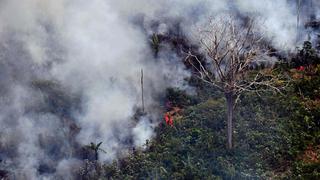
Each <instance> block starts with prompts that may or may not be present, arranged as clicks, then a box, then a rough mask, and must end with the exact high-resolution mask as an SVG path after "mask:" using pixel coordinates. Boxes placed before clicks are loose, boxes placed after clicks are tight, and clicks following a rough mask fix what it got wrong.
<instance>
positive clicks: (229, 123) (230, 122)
mask: <svg viewBox="0 0 320 180" xmlns="http://www.w3.org/2000/svg"><path fill="white" fill-rule="evenodd" d="M225 97H226V100H227V111H228V112H227V138H228V143H227V148H228V149H232V147H233V143H232V135H233V106H234V101H235V98H234V95H233V93H226V94H225Z"/></svg>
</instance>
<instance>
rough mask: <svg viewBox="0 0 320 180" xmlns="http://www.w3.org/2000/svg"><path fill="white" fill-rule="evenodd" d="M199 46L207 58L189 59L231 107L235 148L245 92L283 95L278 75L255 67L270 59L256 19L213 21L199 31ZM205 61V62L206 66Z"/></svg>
mask: <svg viewBox="0 0 320 180" xmlns="http://www.w3.org/2000/svg"><path fill="white" fill-rule="evenodd" d="M198 34H199V38H198V39H199V46H200V47H201V48H200V49H201V52H202V54H203V55H204V56H205V59H206V60H205V61H202V60H201V59H200V58H199V57H198V56H196V55H194V54H193V53H191V52H188V53H187V57H186V60H187V61H189V63H190V64H191V65H192V66H193V67H194V69H195V70H196V74H195V75H196V76H198V78H199V79H201V80H202V81H203V82H205V83H208V84H210V85H212V86H214V87H216V88H217V89H219V90H220V91H222V92H223V93H224V95H225V98H226V104H227V139H228V142H227V148H228V149H231V148H232V147H233V139H232V135H233V118H234V107H235V105H236V103H237V101H238V99H239V97H240V95H241V94H242V93H243V92H245V91H250V92H256V93H259V92H260V91H265V90H267V89H268V90H270V89H271V90H274V91H278V92H280V90H281V87H280V88H279V86H276V84H277V83H279V82H280V81H279V77H278V75H274V73H272V68H269V69H264V70H256V69H255V68H254V67H255V66H257V65H259V64H261V63H264V62H265V61H268V60H270V59H271V58H270V57H269V56H268V55H269V50H268V49H267V48H265V47H264V44H266V43H265V42H264V39H263V36H262V34H260V33H259V32H258V31H256V23H255V21H254V20H252V19H248V20H246V21H245V22H244V21H241V22H239V21H237V20H235V17H233V16H227V17H226V16H224V17H217V18H214V19H212V20H211V21H210V22H209V23H208V24H207V25H206V26H205V27H204V28H203V29H200V30H199V33H198ZM203 62H205V63H203Z"/></svg>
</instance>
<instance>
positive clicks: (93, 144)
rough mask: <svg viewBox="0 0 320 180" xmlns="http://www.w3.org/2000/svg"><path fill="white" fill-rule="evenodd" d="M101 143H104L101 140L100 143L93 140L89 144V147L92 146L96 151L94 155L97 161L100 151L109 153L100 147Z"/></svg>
mask: <svg viewBox="0 0 320 180" xmlns="http://www.w3.org/2000/svg"><path fill="white" fill-rule="evenodd" d="M101 144H102V142H100V143H98V144H95V143H93V142H91V143H90V145H87V147H88V148H90V149H91V150H93V151H94V156H95V160H96V161H97V160H98V155H99V151H101V152H104V153H107V152H106V151H105V150H103V149H101V148H100V146H101Z"/></svg>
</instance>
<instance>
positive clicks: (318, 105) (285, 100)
mask: <svg viewBox="0 0 320 180" xmlns="http://www.w3.org/2000/svg"><path fill="white" fill-rule="evenodd" d="M307 45H308V44H305V46H304V50H301V53H298V55H297V57H295V58H300V60H299V66H303V68H301V67H300V68H299V67H298V68H297V64H288V65H287V66H286V68H282V69H281V70H280V71H279V73H283V72H284V71H285V72H286V73H288V74H290V77H291V79H292V81H291V83H290V85H289V86H288V87H287V88H286V90H285V92H283V94H275V93H271V92H269V93H267V92H265V93H263V94H250V93H247V94H245V95H244V96H242V97H241V98H240V105H239V106H237V107H236V112H237V113H236V118H235V119H236V122H235V128H234V129H235V132H234V134H235V147H234V148H233V149H232V150H227V149H226V144H225V142H226V120H225V119H226V112H225V109H226V107H225V102H224V101H225V100H224V98H223V96H221V94H219V93H218V92H217V91H215V90H214V89H213V88H211V87H209V86H207V85H205V84H202V83H201V82H199V81H196V80H194V79H193V80H191V84H193V85H195V86H196V87H197V88H196V91H197V92H196V94H195V95H193V96H191V95H187V94H185V92H183V91H180V90H177V89H168V91H167V101H170V103H171V106H177V107H179V108H182V111H181V112H179V113H177V114H176V115H175V116H174V126H173V127H171V126H168V125H167V124H166V123H165V122H164V121H163V122H161V123H160V125H159V127H158V128H157V129H156V133H157V136H156V138H155V139H153V140H152V141H151V142H147V143H146V150H133V151H132V153H131V155H130V156H129V157H127V158H124V159H121V160H118V161H115V162H114V163H112V164H105V165H103V164H99V163H97V162H93V164H94V165H93V169H95V171H93V172H94V173H91V174H89V173H87V174H86V173H85V174H83V175H82V178H84V179H98V178H100V179H269V178H272V179H320V159H319V158H320V94H319V92H320V65H319V64H318V63H316V62H319V59H318V57H316V56H312V57H313V58H315V59H314V60H312V62H309V61H308V60H306V61H303V58H304V59H305V58H309V57H310V56H309V55H306V56H304V55H303V51H306V48H307V50H310V47H309V46H307ZM301 58H302V59H301ZM293 60H294V59H293ZM304 67H305V68H304ZM167 110H169V109H167Z"/></svg>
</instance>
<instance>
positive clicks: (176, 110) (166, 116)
mask: <svg viewBox="0 0 320 180" xmlns="http://www.w3.org/2000/svg"><path fill="white" fill-rule="evenodd" d="M166 105H167V107H168V105H170V106H169V107H170V109H171V111H168V112H166V113H165V114H164V120H165V122H166V124H167V125H169V126H171V127H173V118H174V116H176V115H178V114H179V112H180V111H181V109H180V108H179V107H171V103H170V102H167V104H166Z"/></svg>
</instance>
